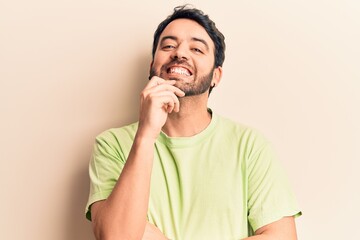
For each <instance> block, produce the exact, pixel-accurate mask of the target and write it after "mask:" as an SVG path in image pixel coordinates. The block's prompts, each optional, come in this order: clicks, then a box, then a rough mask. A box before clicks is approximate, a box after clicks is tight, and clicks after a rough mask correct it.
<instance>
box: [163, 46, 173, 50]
mask: <svg viewBox="0 0 360 240" xmlns="http://www.w3.org/2000/svg"><path fill="white" fill-rule="evenodd" d="M173 48H175V46H173V45H165V46H163V47H162V49H165V50H166V49H173Z"/></svg>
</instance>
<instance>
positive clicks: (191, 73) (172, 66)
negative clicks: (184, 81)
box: [166, 64, 193, 77]
mask: <svg viewBox="0 0 360 240" xmlns="http://www.w3.org/2000/svg"><path fill="white" fill-rule="evenodd" d="M174 67H178V68H184V69H186V70H187V71H188V72H189V73H190V76H189V77H191V76H192V75H193V72H192V71H191V70H190V69H189V67H187V66H184V65H178V64H175V65H171V66H168V67H167V68H166V73H167V74H170V75H172V74H174V75H179V74H178V73H170V72H169V71H170V68H174ZM182 76H185V75H182Z"/></svg>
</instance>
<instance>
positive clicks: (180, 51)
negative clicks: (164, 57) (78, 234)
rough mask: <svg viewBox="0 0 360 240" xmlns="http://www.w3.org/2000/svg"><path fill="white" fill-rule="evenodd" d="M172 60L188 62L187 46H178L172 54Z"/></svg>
mask: <svg viewBox="0 0 360 240" xmlns="http://www.w3.org/2000/svg"><path fill="white" fill-rule="evenodd" d="M171 57H172V59H184V60H188V53H187V51H186V48H185V46H183V45H179V46H177V47H176V48H175V49H174V51H173V53H172V56H171Z"/></svg>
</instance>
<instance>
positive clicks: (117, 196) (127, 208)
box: [94, 134, 154, 239]
mask: <svg viewBox="0 0 360 240" xmlns="http://www.w3.org/2000/svg"><path fill="white" fill-rule="evenodd" d="M153 153H154V140H152V139H148V138H144V137H141V136H138V134H137V135H136V137H135V140H134V143H133V146H132V149H131V151H130V153H129V156H128V159H127V161H126V164H125V165H124V168H123V170H122V173H121V175H120V177H119V179H118V181H117V184H116V185H115V187H114V189H113V191H112V193H111V195H110V196H109V197H108V199H107V200H105V201H104V202H103V204H102V206H101V211H98V214H97V216H96V217H95V223H94V225H95V226H94V230H95V233H96V235H97V236H98V238H99V239H141V237H142V235H143V233H144V229H145V224H146V213H147V208H148V202H149V192H150V179H151V170H152V163H153ZM110 236H111V237H110Z"/></svg>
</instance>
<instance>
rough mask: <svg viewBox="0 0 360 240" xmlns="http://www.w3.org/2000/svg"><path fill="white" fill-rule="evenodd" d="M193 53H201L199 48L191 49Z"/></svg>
mask: <svg viewBox="0 0 360 240" xmlns="http://www.w3.org/2000/svg"><path fill="white" fill-rule="evenodd" d="M193 51H194V52H197V53H203V51H201V50H200V49H199V48H193Z"/></svg>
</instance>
